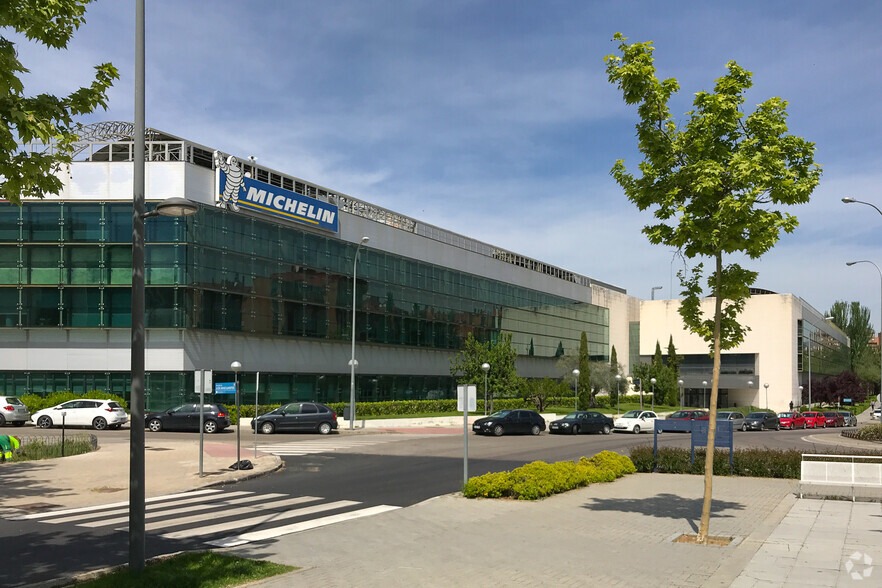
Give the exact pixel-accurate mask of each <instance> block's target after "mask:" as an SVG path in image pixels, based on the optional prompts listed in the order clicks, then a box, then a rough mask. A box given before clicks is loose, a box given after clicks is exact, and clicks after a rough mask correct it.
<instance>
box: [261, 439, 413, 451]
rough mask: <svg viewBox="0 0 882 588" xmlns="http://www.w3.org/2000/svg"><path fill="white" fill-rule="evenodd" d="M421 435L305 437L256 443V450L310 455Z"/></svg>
mask: <svg viewBox="0 0 882 588" xmlns="http://www.w3.org/2000/svg"><path fill="white" fill-rule="evenodd" d="M422 437H423V436H422V435H365V436H353V437H341V438H334V439H307V440H304V441H289V442H286V443H272V444H264V445H258V446H257V450H258V451H260V452H262V453H271V454H273V455H279V456H283V455H312V454H315V453H329V452H332V451H339V450H341V449H353V448H357V447H367V446H370V445H379V444H381V443H392V442H395V441H406V440H408V439H418V438H422Z"/></svg>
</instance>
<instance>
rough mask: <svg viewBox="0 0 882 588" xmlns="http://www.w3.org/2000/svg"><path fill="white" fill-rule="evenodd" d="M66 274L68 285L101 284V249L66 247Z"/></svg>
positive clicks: (84, 246)
mask: <svg viewBox="0 0 882 588" xmlns="http://www.w3.org/2000/svg"><path fill="white" fill-rule="evenodd" d="M63 251H64V257H65V261H64V266H65V267H64V272H63V273H65V274H66V275H67V279H66V280H65V281H66V282H67V283H68V284H99V283H101V253H102V252H101V248H100V247H97V246H95V247H91V246H86V245H81V246H73V247H65V248H64V249H63Z"/></svg>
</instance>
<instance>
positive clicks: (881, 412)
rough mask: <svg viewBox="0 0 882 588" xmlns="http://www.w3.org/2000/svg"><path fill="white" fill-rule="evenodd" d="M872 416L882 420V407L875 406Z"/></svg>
mask: <svg viewBox="0 0 882 588" xmlns="http://www.w3.org/2000/svg"><path fill="white" fill-rule="evenodd" d="M872 418H874V419H876V420H877V421H878V420H882V408H874V409H873V414H872Z"/></svg>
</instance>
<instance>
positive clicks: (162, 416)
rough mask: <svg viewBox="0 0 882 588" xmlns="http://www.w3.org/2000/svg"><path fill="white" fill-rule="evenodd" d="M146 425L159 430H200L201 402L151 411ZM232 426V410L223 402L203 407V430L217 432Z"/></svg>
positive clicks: (145, 420) (156, 430) (154, 430)
mask: <svg viewBox="0 0 882 588" xmlns="http://www.w3.org/2000/svg"><path fill="white" fill-rule="evenodd" d="M144 424H145V426H146V427H147V428H148V429H150V430H151V431H153V432H154V433H157V432H159V431H196V432H197V433H198V432H199V403H198V402H197V403H196V404H182V405H180V406H176V407H174V408H170V409H168V410H165V411H162V412H151V413H148V414H147V416H146V417H144ZM229 426H230V411H228V410H227V407H226V406H224V405H223V404H205V405H203V409H202V430H203V431H205V432H206V433H217V432H220V431H223V430H224V429H226V428H227V427H229Z"/></svg>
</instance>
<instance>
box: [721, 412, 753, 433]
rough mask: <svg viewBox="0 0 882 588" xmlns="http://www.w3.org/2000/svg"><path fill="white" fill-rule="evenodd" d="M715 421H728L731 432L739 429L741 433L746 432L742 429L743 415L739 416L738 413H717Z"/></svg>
mask: <svg viewBox="0 0 882 588" xmlns="http://www.w3.org/2000/svg"><path fill="white" fill-rule="evenodd" d="M717 420H718V421H730V422H731V423H732V430H733V431H737V430H739V429H740V430H742V431H746V430H747V429H746V428H745V427H744V415H743V414H741V413H740V412H731V411H725V412H718V413H717Z"/></svg>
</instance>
